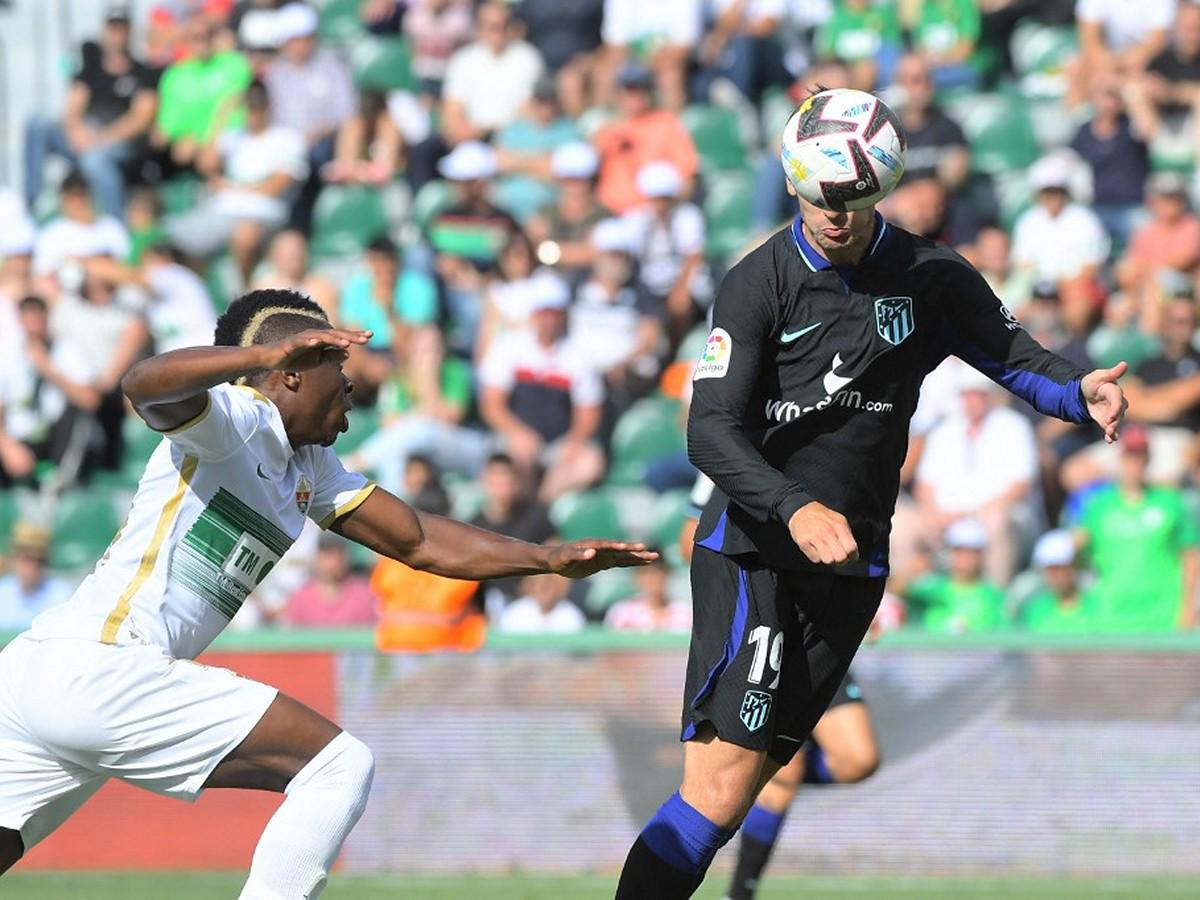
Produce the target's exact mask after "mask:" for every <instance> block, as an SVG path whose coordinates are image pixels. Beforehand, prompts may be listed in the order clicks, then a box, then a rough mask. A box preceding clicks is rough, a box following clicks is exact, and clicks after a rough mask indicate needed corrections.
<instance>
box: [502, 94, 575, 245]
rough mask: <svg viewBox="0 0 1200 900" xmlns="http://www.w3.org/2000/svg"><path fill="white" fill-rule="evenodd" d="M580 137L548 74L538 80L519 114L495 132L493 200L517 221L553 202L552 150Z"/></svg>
mask: <svg viewBox="0 0 1200 900" xmlns="http://www.w3.org/2000/svg"><path fill="white" fill-rule="evenodd" d="M579 139H580V134H579V128H578V126H577V125H576V124H575V123H574V122H573V121H572V120H571V119H569V118H567V117H566V116H564V115H563V114H562V110H561V108H560V106H559V103H558V89H557V88H556V87H555V85H554V80H553V79H552V78H550V77H549V76H543V77H542V78H540V79H538V82H537V84H536V85H534V89H533V97H532V98H531V99H530V100H529V102H528V103H527V104H525V107H524V109H523V110H522V112H521V115H520V116H518V117H517V118H516V119H515V120H514V121H513V122H511V123H510V124H508V125H506V126H505V127H504V128H502V129H501V130H500V131H498V132H497V133H496V137H495V141H494V145H495V148H496V158H497V162H498V163H499V167H500V171H501V172H502V173H503V176H504V177H503V178H501V179H500V182H499V183H498V184H497V185H496V199H497V201H498V202H499V203H500V205H501V206H503V207H504V208H505V209H507V210H509V211H510V212H511V213H512V214H513V215H514V216H516V217H517V219H518V220H520V221H525V220H527V219H528V218H529V217H530V216H531V215H533V214H534V213H535V212H536V211H537V210H539V209H541V208H542V207H543V206H545V205H547V204H549V203H551V202H553V200H554V193H555V191H554V185H553V182H552V181H551V178H550V162H551V158H552V155H553V153H554V150H555V149H556V148H558V147H560V146H562V145H563V144H568V143H572V142H576V141H578V140H579Z"/></svg>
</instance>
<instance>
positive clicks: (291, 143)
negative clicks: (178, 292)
mask: <svg viewBox="0 0 1200 900" xmlns="http://www.w3.org/2000/svg"><path fill="white" fill-rule="evenodd" d="M245 101H246V127H245V129H244V130H242V129H239V130H236V131H227V132H225V133H224V134H222V135H220V137H218V138H217V140H216V141H215V142H214V143H212V144H210V145H209V146H208V147H206V148H205V149H204V150H203V151H201V153H200V155H199V156H198V157H197V160H196V166H197V168H198V169H199V170H200V171H201V172H202V173H203V174H204V175H206V176H207V177H208V179H209V181H208V190H207V193H206V195H205V196H204V197H203V198H202V199H201V200H200V201H199V203H198V204H197V205H196V207H195V208H194V209H192V210H190V211H188V212H185V213H180V214H179V215H177V216H174V217H172V218H170V219H168V220H167V222H166V230H167V234H168V236H169V237H170V238H171V241H172V243H174V244H175V245H176V246H178V247H179V248H180V249H181V250H182V251H183V252H184V253H185V254H187V255H188V256H192V257H196V258H200V259H205V258H208V257H210V256H212V255H214V254H216V253H217V252H218V251H220V250H221V249H222V248H224V247H225V246H226V245H227V244H228V246H229V252H230V253H231V254H232V256H233V261H234V263H235V264H236V265H237V269H238V274H239V275H240V277H241V279H242V283H243V284H248V283H249V281H250V277H251V274H252V273H253V271H254V266H255V265H256V264H257V262H258V258H259V253H260V251H261V248H262V245H263V240H264V238H265V237H266V236H267V235H268V234H270V233H271V232H273V231H275V230H276V229H278V228H281V227H282V226H283V224H284V223H285V222H286V221H287V217H288V210H289V208H290V206H291V200H292V198H293V197H294V195H295V192H296V188H297V186H298V185H299V184H300V183H301V182H303V180H304V179H305V178H307V177H308V160H307V155H308V151H307V148H306V147H305V144H304V136H303V135H302V134H300V133H299V132H298V131H293V130H292V129H290V128H285V127H283V126H281V125H272V124H270V115H271V108H270V102H269V98H268V95H267V89H266V87H264V86H263V84H262V82H254V83H252V84H251V85H250V86H249V87H248V88H246V95H245Z"/></svg>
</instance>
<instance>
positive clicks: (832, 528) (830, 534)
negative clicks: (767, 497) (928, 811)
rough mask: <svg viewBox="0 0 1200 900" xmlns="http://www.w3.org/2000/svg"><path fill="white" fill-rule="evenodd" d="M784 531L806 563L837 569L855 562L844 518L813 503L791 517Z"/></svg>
mask: <svg viewBox="0 0 1200 900" xmlns="http://www.w3.org/2000/svg"><path fill="white" fill-rule="evenodd" d="M788 531H789V532H791V535H792V540H793V541H795V542H796V546H797V547H799V548H800V550H801V552H803V553H804V555H805V556H807V557H808V559H809V561H810V562H815V563H823V564H825V565H827V566H838V565H841V564H842V563H848V562H853V561H854V560H856V559H858V544H857V543H856V542H855V540H854V535H853V534H852V533H851V532H850V523H849V522H847V521H846V517H845V516H843V515H842V514H841V513H840V512H836V511H834V510H832V509H830V508H829V507H828V506H825V505H823V504H821V503H818V502H817V501H815V500H813V501H812V502H811V503H806V504H804V506H802V507H800V508H799V509H798V510H796V511H795V512H794V513H793V514H792V518H791V519H790V520H789V521H788Z"/></svg>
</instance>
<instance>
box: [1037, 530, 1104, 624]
mask: <svg viewBox="0 0 1200 900" xmlns="http://www.w3.org/2000/svg"><path fill="white" fill-rule="evenodd" d="M1033 565H1034V567H1035V568H1036V569H1037V572H1038V576H1039V581H1040V585H1039V586H1038V588H1037V589H1036V590H1035V591H1034V592H1033V593H1032V594H1031V595H1030V596H1029V598H1028V599H1027V600H1026V601H1025V602H1024V603H1023V604H1022V605H1021V610H1020V613H1019V619H1020V622H1021V624H1022V625H1023V626H1024V627H1025V628H1026V629H1027V630H1029V631H1032V632H1035V633H1038V634H1085V633H1088V632H1094V631H1096V630H1098V626H1099V623H1098V622H1097V620H1096V611H1095V604H1094V601H1093V600H1092V598H1091V597H1090V596H1088V594H1087V592H1085V591H1084V590H1083V588H1082V586H1081V585H1080V581H1079V570H1078V568H1077V567H1076V565H1075V536H1074V535H1072V534H1071V532H1069V531H1067V530H1065V529H1061V528H1060V529H1055V530H1054V531H1047V532H1046V533H1045V534H1043V535H1042V536H1041V537H1040V538H1038V542H1037V544H1036V545H1035V546H1034V548H1033Z"/></svg>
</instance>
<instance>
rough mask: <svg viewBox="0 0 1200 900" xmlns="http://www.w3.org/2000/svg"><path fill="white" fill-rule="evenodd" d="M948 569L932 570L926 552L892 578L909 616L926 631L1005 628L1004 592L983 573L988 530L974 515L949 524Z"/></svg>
mask: <svg viewBox="0 0 1200 900" xmlns="http://www.w3.org/2000/svg"><path fill="white" fill-rule="evenodd" d="M945 545H946V553H947V556H948V560H947V565H946V569H945V571H932V570H931V568H930V566H929V562H928V560H927V558H924V557H920V558H919V559H918V561H917V563H916V564H915V566H914V568H913V569H912V570H911V571H910V572H907V573H904V574H903V575H902V576H900V577H898V578H896V579H894V581H893V586H892V590H893V592H894V593H896V594H899V595H901V596H903V597H904V599H905V600H906V601H907V603H908V618H909V620H910V621H914V622H918V623H920V626H921V627H922V628H924V629H925V630H927V631H932V632H936V633H939V634H967V633H973V632H980V631H993V630H995V629H997V628H1002V627H1003V626H1004V625H1005V624H1006V622H1005V616H1004V592H1003V591H1002V590H1001V589H1000V588H999V587H997V584H996V582H994V581H991V580H989V579H987V578H986V577H985V576H984V564H983V563H984V555H985V553H986V551H987V546H988V532H987V529H986V528H984V526H983V524H982V523H981V522H979V521H978V520H976V519H970V518H967V519H958V520H957V521H955V522H954V523H953V524H951V526H950V527H949V528H947V529H946V540H945Z"/></svg>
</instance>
